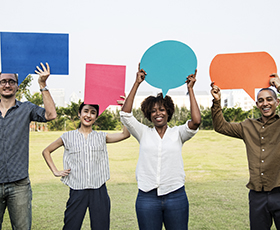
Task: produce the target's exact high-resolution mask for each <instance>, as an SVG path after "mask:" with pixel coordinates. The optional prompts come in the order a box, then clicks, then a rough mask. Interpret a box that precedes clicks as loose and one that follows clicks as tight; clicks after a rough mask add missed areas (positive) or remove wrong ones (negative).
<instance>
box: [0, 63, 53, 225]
mask: <svg viewBox="0 0 280 230" xmlns="http://www.w3.org/2000/svg"><path fill="white" fill-rule="evenodd" d="M35 72H36V73H37V74H38V75H39V78H38V83H39V86H40V91H41V92H42V97H43V102H44V108H41V107H39V106H37V105H35V104H33V103H31V102H20V101H17V100H16V92H17V90H18V88H19V86H18V77H17V75H16V74H9V73H0V96H1V100H0V229H1V228H2V222H3V216H4V212H5V209H6V207H8V211H9V216H10V220H11V225H12V227H13V229H31V218H32V212H31V200H32V191H31V186H30V181H29V176H28V161H29V125H30V122H31V121H38V122H47V121H50V120H53V119H55V118H56V110H55V104H54V101H53V99H52V97H51V95H50V92H49V90H48V88H47V85H46V80H47V78H48V77H49V75H50V67H49V65H48V63H46V66H44V65H43V64H42V63H41V68H39V67H38V66H37V70H35Z"/></svg>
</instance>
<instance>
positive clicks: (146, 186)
mask: <svg viewBox="0 0 280 230" xmlns="http://www.w3.org/2000/svg"><path fill="white" fill-rule="evenodd" d="M120 116H121V121H122V123H123V124H124V125H125V126H126V127H127V129H128V130H129V132H130V133H131V134H132V135H133V136H134V137H135V138H136V139H137V141H138V142H139V144H140V149H139V159H138V163H137V167H136V180H137V183H138V188H139V189H140V190H142V191H144V192H148V191H151V190H152V189H155V188H156V189H157V194H158V195H159V196H161V195H165V194H168V193H170V192H173V191H175V190H177V189H179V188H180V187H182V186H183V185H184V183H185V171H184V165H183V158H182V146H183V144H184V142H185V141H187V140H189V139H190V138H192V137H193V136H194V135H195V134H196V133H197V131H198V129H197V130H191V129H189V127H188V124H187V123H188V122H187V123H186V124H184V125H180V126H175V127H173V128H170V127H167V130H166V131H165V134H164V136H163V138H161V137H160V136H159V134H158V132H157V131H156V129H155V128H149V127H148V126H146V125H143V124H141V123H140V122H138V121H137V120H136V118H135V117H133V115H132V114H131V113H125V112H123V111H121V112H120Z"/></svg>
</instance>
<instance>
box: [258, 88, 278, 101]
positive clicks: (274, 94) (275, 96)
mask: <svg viewBox="0 0 280 230" xmlns="http://www.w3.org/2000/svg"><path fill="white" fill-rule="evenodd" d="M265 90H268V91H270V92H271V93H272V96H273V97H274V99H277V95H276V93H275V91H274V90H273V89H271V88H262V89H260V91H259V92H258V95H257V98H258V96H259V93H260V92H261V91H265Z"/></svg>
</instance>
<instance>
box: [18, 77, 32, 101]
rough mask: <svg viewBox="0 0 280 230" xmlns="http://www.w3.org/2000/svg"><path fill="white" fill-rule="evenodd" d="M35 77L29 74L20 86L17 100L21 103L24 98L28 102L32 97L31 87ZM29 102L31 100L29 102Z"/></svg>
mask: <svg viewBox="0 0 280 230" xmlns="http://www.w3.org/2000/svg"><path fill="white" fill-rule="evenodd" d="M32 80H33V77H32V76H31V75H30V74H29V75H28V76H27V77H26V78H25V79H24V80H23V81H22V82H21V84H20V85H19V88H18V91H17V93H16V99H17V100H18V101H21V100H22V98H23V97H25V98H26V99H27V100H28V98H30V97H31V94H30V90H29V87H30V86H31V82H32ZM28 101H29V100H28Z"/></svg>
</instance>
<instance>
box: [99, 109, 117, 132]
mask: <svg viewBox="0 0 280 230" xmlns="http://www.w3.org/2000/svg"><path fill="white" fill-rule="evenodd" d="M116 125H117V120H115V119H114V117H113V115H112V113H110V112H109V111H108V110H105V111H104V112H103V113H102V114H101V115H100V116H99V117H98V118H97V120H96V122H95V124H94V129H96V130H114V129H115V127H116Z"/></svg>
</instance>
